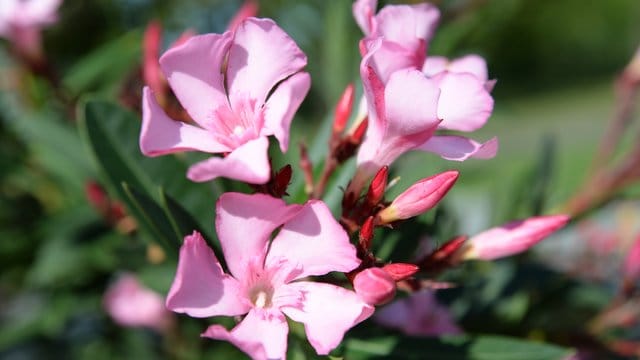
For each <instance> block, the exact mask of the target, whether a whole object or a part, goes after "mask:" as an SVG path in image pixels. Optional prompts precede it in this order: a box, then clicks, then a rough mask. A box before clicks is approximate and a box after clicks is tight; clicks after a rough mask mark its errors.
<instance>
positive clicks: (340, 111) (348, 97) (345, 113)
mask: <svg viewBox="0 0 640 360" xmlns="http://www.w3.org/2000/svg"><path fill="white" fill-rule="evenodd" d="M354 93H355V87H354V86H353V84H349V85H347V87H346V88H345V89H344V92H343V93H342V96H341V97H340V100H339V101H338V105H337V106H336V113H335V116H334V120H333V133H334V134H339V133H341V132H342V131H343V130H344V128H345V127H346V126H347V121H349V116H350V115H351V109H352V108H353V97H354Z"/></svg>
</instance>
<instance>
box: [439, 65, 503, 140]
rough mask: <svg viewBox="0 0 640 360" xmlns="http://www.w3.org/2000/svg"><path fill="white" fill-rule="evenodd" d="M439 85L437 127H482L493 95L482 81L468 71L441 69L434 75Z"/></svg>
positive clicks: (467, 128) (449, 128) (468, 129)
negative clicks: (444, 70)
mask: <svg viewBox="0 0 640 360" xmlns="http://www.w3.org/2000/svg"><path fill="white" fill-rule="evenodd" d="M433 79H434V80H435V81H436V82H437V83H438V85H439V86H440V90H441V93H440V100H439V101H438V117H439V118H440V119H442V123H441V124H440V126H439V128H442V129H448V130H459V131H473V130H477V129H479V128H481V127H482V126H483V125H484V124H485V123H486V122H487V119H489V116H491V112H492V111H493V98H492V97H491V95H490V94H489V92H488V91H487V89H486V88H485V82H484V81H480V80H479V79H478V78H476V77H475V76H474V75H471V74H468V73H460V74H457V73H452V72H444V73H440V74H439V75H436V76H434V77H433Z"/></svg>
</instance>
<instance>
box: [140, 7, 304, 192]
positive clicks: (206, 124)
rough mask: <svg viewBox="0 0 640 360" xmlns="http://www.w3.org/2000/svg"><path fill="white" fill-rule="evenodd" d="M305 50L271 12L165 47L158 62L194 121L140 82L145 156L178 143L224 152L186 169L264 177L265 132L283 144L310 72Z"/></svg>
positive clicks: (196, 176) (175, 148)
mask: <svg viewBox="0 0 640 360" xmlns="http://www.w3.org/2000/svg"><path fill="white" fill-rule="evenodd" d="M306 63H307V58H306V56H305V55H304V53H302V51H301V50H300V49H299V48H298V46H297V45H296V44H295V43H294V41H293V40H292V39H291V38H290V37H289V36H288V35H287V34H286V33H284V31H282V29H280V28H279V27H278V26H277V25H276V24H275V23H274V22H273V21H272V20H270V19H256V18H249V19H246V20H245V21H243V22H242V23H241V24H240V26H238V28H237V29H236V30H235V31H227V32H225V33H224V34H207V35H199V36H194V37H192V38H191V39H189V40H188V41H187V42H185V43H184V44H182V45H180V46H177V47H174V48H172V49H170V50H168V51H167V52H166V53H165V54H164V55H163V56H162V57H161V58H160V66H161V68H162V71H163V73H164V74H165V75H166V78H167V80H168V82H169V86H170V87H171V89H172V90H173V92H174V94H175V95H176V97H177V98H178V101H179V102H180V104H181V105H182V106H183V107H184V108H185V110H186V111H187V112H188V113H189V115H190V117H191V118H192V119H193V120H194V122H195V124H193V125H192V124H186V123H183V122H179V121H174V120H173V119H171V118H170V117H169V116H167V114H166V113H165V112H164V111H163V110H162V108H161V107H160V106H159V105H158V103H157V101H156V100H155V97H154V96H153V91H152V90H151V89H149V88H148V87H145V88H144V90H143V100H142V109H143V114H142V130H141V133H140V148H141V150H142V152H143V153H144V154H145V155H147V156H159V155H164V154H169V153H175V152H181V151H202V152H207V153H214V154H215V153H222V154H224V155H225V156H224V157H212V158H210V159H207V160H204V161H201V162H198V163H196V164H194V165H192V166H191V167H190V168H189V171H188V173H187V177H188V178H189V179H191V180H193V181H208V180H212V179H214V178H216V177H219V176H224V177H228V178H232V179H236V180H240V181H245V182H248V183H253V184H263V183H265V182H267V181H268V180H269V176H270V166H269V159H268V156H267V147H268V145H269V141H268V139H267V137H268V136H270V135H273V136H275V137H276V138H277V139H278V141H279V143H280V149H281V150H282V151H283V152H285V151H286V150H287V147H288V143H289V126H290V124H291V120H292V118H293V115H294V113H295V111H296V110H297V109H298V107H299V106H300V103H301V102H302V100H303V99H304V97H305V96H306V94H307V92H308V90H309V87H310V83H311V79H310V77H309V74H308V73H306V72H304V71H302V69H303V68H304V66H305V65H306Z"/></svg>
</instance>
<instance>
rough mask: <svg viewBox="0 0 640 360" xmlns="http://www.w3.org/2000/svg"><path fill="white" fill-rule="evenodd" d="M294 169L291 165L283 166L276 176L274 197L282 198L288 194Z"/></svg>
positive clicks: (273, 190) (273, 189)
mask: <svg viewBox="0 0 640 360" xmlns="http://www.w3.org/2000/svg"><path fill="white" fill-rule="evenodd" d="M291 176H292V169H291V165H289V164H287V165H285V166H283V167H282V168H281V169H280V170H279V171H278V172H277V173H276V174H275V176H274V179H273V188H272V193H273V194H272V195H274V196H275V197H282V196H284V195H286V194H287V187H288V186H289V183H290V182H291Z"/></svg>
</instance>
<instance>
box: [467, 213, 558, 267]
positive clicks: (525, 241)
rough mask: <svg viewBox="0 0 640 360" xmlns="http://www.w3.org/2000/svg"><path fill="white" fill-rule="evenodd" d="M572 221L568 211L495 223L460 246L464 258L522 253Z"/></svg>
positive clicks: (487, 257)
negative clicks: (500, 223) (496, 224)
mask: <svg viewBox="0 0 640 360" xmlns="http://www.w3.org/2000/svg"><path fill="white" fill-rule="evenodd" d="M568 221H569V216H567V215H552V216H539V217H532V218H529V219H526V220H520V221H514V222H511V223H508V224H506V225H502V226H500V227H495V228H492V229H489V230H487V231H485V232H482V233H480V234H478V235H476V236H473V237H471V238H470V239H469V240H468V241H467V244H465V246H463V247H462V248H460V253H459V254H460V257H461V258H462V259H463V260H469V259H482V260H494V259H497V258H501V257H505V256H511V255H514V254H518V253H521V252H523V251H525V250H527V249H529V248H530V247H532V246H533V245H535V244H537V243H538V242H540V241H542V240H543V239H544V238H545V237H547V236H548V235H550V234H551V233H553V232H554V231H556V230H558V229H560V228H562V227H563V226H564V225H566V223H567V222H568Z"/></svg>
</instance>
